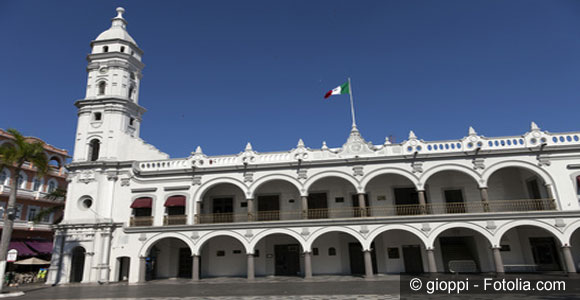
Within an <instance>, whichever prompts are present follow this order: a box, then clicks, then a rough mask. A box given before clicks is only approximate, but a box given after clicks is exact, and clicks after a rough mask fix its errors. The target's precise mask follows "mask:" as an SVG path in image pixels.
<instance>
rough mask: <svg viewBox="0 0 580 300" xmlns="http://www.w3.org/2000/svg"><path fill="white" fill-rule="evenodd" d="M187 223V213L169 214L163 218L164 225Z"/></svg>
mask: <svg viewBox="0 0 580 300" xmlns="http://www.w3.org/2000/svg"><path fill="white" fill-rule="evenodd" d="M186 223H187V215H167V216H165V217H164V218H163V225H183V224H186Z"/></svg>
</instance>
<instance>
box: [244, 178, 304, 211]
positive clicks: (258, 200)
mask: <svg viewBox="0 0 580 300" xmlns="http://www.w3.org/2000/svg"><path fill="white" fill-rule="evenodd" d="M254 202H255V204H254V205H255V208H254V211H252V212H250V213H252V214H253V215H254V216H255V218H254V219H255V220H256V221H276V220H295V219H300V218H301V217H302V211H301V201H300V191H299V190H298V188H296V186H295V185H294V184H292V183H290V182H288V181H286V180H281V179H276V180H270V181H267V182H264V183H262V184H261V185H260V186H258V188H257V189H256V191H255V192H254Z"/></svg>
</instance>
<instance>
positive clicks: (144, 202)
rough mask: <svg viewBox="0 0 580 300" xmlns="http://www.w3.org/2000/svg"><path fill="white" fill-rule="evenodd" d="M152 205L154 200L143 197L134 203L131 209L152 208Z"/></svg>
mask: <svg viewBox="0 0 580 300" xmlns="http://www.w3.org/2000/svg"><path fill="white" fill-rule="evenodd" d="M152 203H153V199H151V198H149V197H141V198H137V199H135V201H133V204H131V208H151V206H152Z"/></svg>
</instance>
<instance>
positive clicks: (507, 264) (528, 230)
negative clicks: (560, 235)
mask: <svg viewBox="0 0 580 300" xmlns="http://www.w3.org/2000/svg"><path fill="white" fill-rule="evenodd" d="M500 247H501V258H502V261H503V264H504V269H505V272H506V273H509V272H512V273H528V272H551V271H563V270H564V268H563V266H565V262H564V257H563V256H562V253H561V251H560V249H561V247H562V245H561V243H560V241H559V240H558V239H557V238H556V237H555V236H554V235H553V234H552V233H551V232H549V231H548V230H546V229H544V228H541V227H538V226H531V225H522V226H516V227H514V228H511V229H509V230H508V231H506V232H505V233H504V234H503V235H502V236H501V239H500Z"/></svg>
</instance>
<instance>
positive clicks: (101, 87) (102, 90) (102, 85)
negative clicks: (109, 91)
mask: <svg viewBox="0 0 580 300" xmlns="http://www.w3.org/2000/svg"><path fill="white" fill-rule="evenodd" d="M105 87H107V83H106V82H104V81H101V83H99V95H104V94H105Z"/></svg>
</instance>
